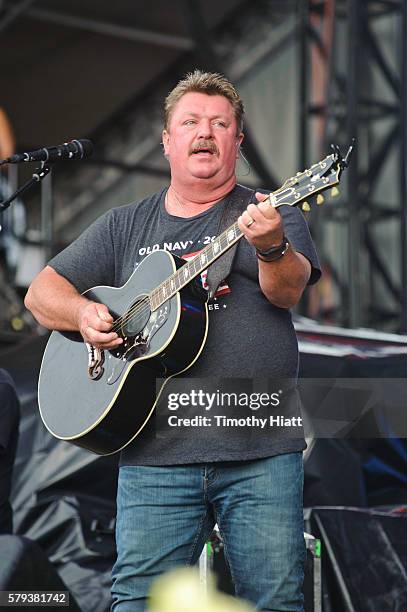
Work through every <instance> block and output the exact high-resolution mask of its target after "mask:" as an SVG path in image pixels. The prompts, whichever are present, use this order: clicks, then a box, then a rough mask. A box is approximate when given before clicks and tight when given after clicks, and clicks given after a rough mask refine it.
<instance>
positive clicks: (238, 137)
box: [236, 132, 244, 159]
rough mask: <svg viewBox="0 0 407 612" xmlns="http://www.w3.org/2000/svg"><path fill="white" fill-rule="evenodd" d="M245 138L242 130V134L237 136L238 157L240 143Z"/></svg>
mask: <svg viewBox="0 0 407 612" xmlns="http://www.w3.org/2000/svg"><path fill="white" fill-rule="evenodd" d="M243 138H244V134H243V132H240V134H239V135H238V136H236V159H237V158H238V157H239V151H240V145H241V144H242V140H243Z"/></svg>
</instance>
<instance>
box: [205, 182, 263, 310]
mask: <svg viewBox="0 0 407 612" xmlns="http://www.w3.org/2000/svg"><path fill="white" fill-rule="evenodd" d="M254 193H255V190H254V189H249V188H248V187H243V185H238V184H237V185H236V186H235V188H234V189H233V191H232V192H231V193H230V195H229V197H228V200H227V202H226V204H225V207H224V209H223V213H222V216H221V219H220V222H219V227H218V234H217V235H218V236H219V234H221V233H222V232H224V231H225V229H227V228H228V227H229V226H230V225H232V224H233V223H234V222H235V221H236V220H237V218H238V217H239V215H241V214H242V212H243V211H244V210H245V209H246V208H247V206H248V204H249V203H250V202H255V201H256V200H255V198H254ZM238 244H239V243H238V242H237V243H236V244H234V245H233V246H232V247H231V248H230V249H228V250H227V251H226V253H224V254H223V255H222V256H221V257H219V259H217V260H216V261H215V262H214V263H213V264H212V265H211V266H210V267H209V269H208V275H207V279H206V282H207V284H208V287H209V289H208V291H209V298H213V296H214V295H215V293H216V290H217V288H218V287H219V285H220V283H221V282H222V281H224V280H225V279H226V278H227V277H228V276H229V274H230V271H231V269H232V265H233V259H234V257H235V255H236V250H237V247H238Z"/></svg>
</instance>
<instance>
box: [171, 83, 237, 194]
mask: <svg viewBox="0 0 407 612" xmlns="http://www.w3.org/2000/svg"><path fill="white" fill-rule="evenodd" d="M242 139H243V134H238V135H237V124H236V119H235V115H234V112H233V108H232V105H231V104H230V102H229V100H227V99H226V98H224V97H223V96H218V95H216V96H208V95H207V94H203V93H197V92H191V93H187V94H185V95H184V96H182V98H180V100H179V101H178V102H177V104H176V106H175V108H174V111H173V114H172V116H171V119H170V124H169V128H168V131H167V130H164V131H163V144H164V153H165V154H166V155H167V156H168V159H169V162H170V166H171V175H172V177H173V178H177V179H178V180H180V181H183V182H186V183H187V182H190V181H191V180H192V182H193V180H194V179H214V180H215V183H216V184H217V185H221V184H222V183H223V182H226V181H227V180H228V179H230V177H231V176H232V175H234V172H235V165H236V159H237V157H238V153H239V145H240V143H241V141H242ZM212 182H213V181H212Z"/></svg>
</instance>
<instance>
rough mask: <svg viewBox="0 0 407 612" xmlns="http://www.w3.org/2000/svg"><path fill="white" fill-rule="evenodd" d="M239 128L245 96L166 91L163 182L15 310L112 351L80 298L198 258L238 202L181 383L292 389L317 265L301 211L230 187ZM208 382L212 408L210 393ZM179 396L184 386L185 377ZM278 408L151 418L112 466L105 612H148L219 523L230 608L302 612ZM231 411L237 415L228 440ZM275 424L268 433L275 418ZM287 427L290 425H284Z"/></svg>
mask: <svg viewBox="0 0 407 612" xmlns="http://www.w3.org/2000/svg"><path fill="white" fill-rule="evenodd" d="M243 115H244V108H243V102H242V100H241V98H240V97H239V95H238V93H237V92H236V89H235V88H234V86H233V85H232V84H231V83H230V82H229V81H228V80H227V79H226V78H225V77H224V76H222V75H219V74H214V73H204V72H201V71H198V70H196V71H195V72H193V73H191V74H188V75H187V76H186V77H185V78H184V79H183V80H181V81H180V82H179V83H178V84H177V85H176V87H175V88H174V89H173V90H172V91H171V92H170V94H169V95H168V96H167V98H166V100H165V124H164V130H163V133H162V142H163V146H164V155H165V156H166V158H167V159H168V162H169V165H170V169H171V181H170V185H169V186H168V187H165V188H164V189H162V190H161V191H160V192H158V193H155V194H153V195H151V196H149V197H147V198H146V199H144V200H143V201H141V202H139V203H136V204H130V205H128V206H123V207H119V208H114V209H112V210H110V211H109V212H108V213H106V214H105V215H103V216H102V217H100V218H99V219H98V220H97V221H96V222H95V223H93V224H92V225H91V226H90V227H89V228H88V229H87V230H86V231H85V232H84V233H83V234H82V235H81V236H80V237H79V238H78V239H77V240H76V241H75V242H74V243H73V244H71V245H70V246H69V247H68V248H66V249H65V250H64V251H63V252H62V253H60V254H59V255H57V256H56V257H54V259H52V260H51V261H50V262H49V264H48V266H46V268H45V269H44V270H43V271H42V272H41V273H40V274H39V275H38V277H37V278H36V279H35V280H34V282H33V283H32V285H31V287H30V289H29V291H28V293H27V297H26V305H27V307H28V308H29V309H30V310H31V311H32V313H33V314H34V316H35V317H36V319H37V320H38V321H39V323H41V324H42V325H44V326H45V327H48V328H49V329H55V330H61V331H62V330H77V331H79V332H80V333H81V334H82V336H83V339H84V341H85V342H88V343H90V344H92V345H93V346H95V347H98V348H101V349H113V348H115V347H117V346H119V345H120V344H121V343H122V341H123V339H122V338H121V337H120V336H119V335H118V334H117V333H115V332H114V331H113V330H112V324H113V318H112V315H111V313H110V312H109V310H108V308H107V307H106V306H105V305H104V304H100V303H95V302H92V301H90V300H89V299H88V298H87V297H86V296H83V295H81V293H83V292H84V291H85V290H87V289H89V288H90V287H92V286H96V285H111V286H115V287H120V286H122V285H123V284H124V283H125V282H126V281H127V280H128V278H129V276H130V275H131V274H132V272H133V271H134V269H135V268H137V266H138V265H139V264H140V262H141V261H142V260H143V258H144V257H145V256H146V254H148V253H149V252H151V250H154V249H157V248H160V249H166V250H171V252H173V253H174V255H178V256H180V257H184V258H185V259H187V258H188V257H191V256H192V255H196V254H197V253H199V251H200V250H201V249H202V248H203V247H204V246H205V245H206V244H209V242H210V241H213V240H214V238H215V237H216V236H217V235H218V234H219V229H220V227H221V219H222V215H223V213H224V210H225V207H227V206H229V204H230V202H231V201H232V200H233V199H235V198H236V194H239V195H241V194H242V193H243V194H246V195H245V197H246V202H245V203H244V207H243V208H242V210H241V211H240V212H241V214H240V216H239V218H238V226H239V228H240V230H241V231H242V232H243V234H244V239H242V240H240V242H239V244H238V248H237V251H236V254H235V257H234V260H233V266H232V269H231V272H230V274H229V275H228V276H227V278H225V280H224V282H223V283H221V285H220V286H219V287H218V291H217V293H216V294H215V296H214V298H212V299H211V300H210V301H209V330H208V337H207V340H206V343H205V346H204V348H203V350H202V352H201V354H200V355H199V358H198V359H197V360H196V361H195V362H194V363H193V365H192V366H191V368H190V369H189V370H188V371H187V372H186V373H185V375H184V376H188V377H191V378H194V379H202V381H204V380H205V381H208V380H209V381H210V380H212V381H215V380H219V379H218V377H219V376H222V377H223V380H227V381H229V383H228V385H227V386H228V391H231V389H232V390H233V380H234V379H242V378H245V379H252V380H253V379H256V380H257V379H258V380H262V381H268V384H269V387H270V386H271V387H272V386H273V385H272V381H274V380H276V381H277V380H290V381H293V386H294V387H295V380H296V377H297V370H298V348H297V340H296V335H295V331H294V327H293V324H292V320H291V314H290V311H289V309H290V308H291V307H293V306H295V305H296V304H297V303H298V301H299V299H300V298H301V295H302V293H303V291H304V289H305V287H306V286H307V285H308V284H312V283H314V282H316V281H317V280H318V278H319V276H320V270H319V263H318V259H317V256H316V253H315V249H314V246H313V243H312V240H311V238H310V235H309V232H308V228H307V225H306V223H305V221H304V218H303V216H302V213H301V212H300V211H299V210H298V209H296V208H294V207H288V206H285V207H280V208H279V209H278V210H277V209H276V208H274V207H273V206H271V205H270V204H269V203H266V202H263V201H264V200H265V199H266V195H264V194H262V193H259V192H256V193H255V194H254V193H252V192H251V191H249V190H246V189H244V188H243V187H241V186H239V185H237V183H236V160H237V159H238V156H239V149H240V146H241V143H242V140H243ZM270 381H271V382H270ZM177 384H179V381H178V383H177ZM217 384H218V383H216V384H215V385H214V387H213V389H215V390H216V392H219V393H218V395H216V394H215V395H213V396H211V397H212V398H213V397H215V396H216V397H220V396H221V391H222V389H219V388H218V387H217ZM219 384H220V383H219ZM185 385H186V387H185V389H189V387H188V386H187V380H186V379H185ZM279 391H281V389H276V390H275V393H273V394H272V395H273V397H274V398H276V397H277V395H276V394H278V392H279ZM288 395H289V396H290V398H289V400H288V401H287V402H285V403H284V401H282V402H281V403H280V405H279V406H277V408H276V407H275V406H273V405H272V404H271V405H270V406H268V407H262V414H261V415H260V410H258V411H257V413H256V415H257V414H258V415H259V419H258V421H259V423H260V425H258V426H257V425H256V423H257V421H255V420H253V417H254V415H255V412H254V409H253V406H250V405H249V404H246V405H240V406H230V405H228V406H227V407H225V406H222V407H221V408H219V406H218V407H217V409H218V418H217V419H215V418H214V417H212V414H214V412H211V410H209V409H208V405H205V406H198V407H196V410H198V411H199V410H200V416H202V417H206V419H207V420H206V421H202V419H201V421H200V423H201V425H202V423H204V425H202V426H201V427H191V426H186V425H185V419H184V420H182V418H181V420H179V419H175V420H174V419H172V420H170V423H171V425H170V424H169V423H168V421H167V424H168V427H167V428H166V429H165V430H164V431H161V430H160V431H158V429H157V423H156V422H155V421H156V418H158V416H157V415H163V414H166V413H168V417H169V416H170V414H171V415H177V417H183V416H188V415H189V413H188V407H184V408H182V406H180V407H179V408H178V409H177V410H176V411H175V410H171V412H168V407H169V405H168V403H167V405H165V401H164V399H163V401H162V402H161V404H159V405H158V406H157V409H156V413H155V414H154V415H153V416H152V417H151V419H150V420H149V422H148V423H147V425H146V426H145V427H144V429H143V430H142V432H141V433H140V435H138V436H137V437H136V438H135V439H134V440H133V441H132V442H131V443H130V444H129V445H128V446H127V447H126V448H125V449H124V450H123V451H122V453H121V459H120V471H119V483H118V494H117V528H116V541H117V561H116V563H115V565H114V568H113V588H112V596H113V604H112V610H114V611H115V612H130V611H131V612H136V611H141V610H144V609H145V606H146V601H147V596H148V592H149V589H150V586H151V583H152V581H153V580H154V578H155V577H156V576H158V575H159V574H161V573H162V572H164V571H166V570H168V569H170V568H173V567H175V566H177V565H192V564H194V563H196V561H197V560H198V558H199V555H200V553H201V551H202V548H203V546H204V544H205V541H206V540H207V538H208V536H209V535H210V533H211V531H212V529H213V526H214V524H215V523H217V524H218V527H219V530H220V533H221V535H222V538H223V542H224V550H225V556H226V558H227V561H228V564H229V567H230V571H231V575H232V579H233V582H234V584H235V588H236V594H237V595H238V596H240V597H242V598H245V599H247V600H249V601H250V602H253V604H255V605H256V607H257V609H259V610H275V611H277V610H278V611H280V612H282V611H290V612H297V611H298V612H299V611H300V610H303V595H302V582H303V574H304V571H303V565H304V556H305V546H304V539H303V516H302V486H303V466H302V451H303V450H304V448H305V442H304V437H303V432H302V427H301V426H299V424H300V421H301V419H300V407H299V402H298V400H297V395H296V392H295V389H294V390H292V392H291V394H290V393H288ZM174 397H175V395H173V396H172V398H173V399H174ZM191 397H192V396H191ZM199 397H206V396H205V395H204V394H203V393H202V394H199V391H198V390H196V389H195V395H194V399H199ZM276 401H277V400H276ZM278 402H279V400H278V401H277V403H278ZM184 404H185V402H184ZM175 406H176V404H174V406H173V408H174V407H175ZM134 409H135V410H137V397H134ZM235 409H236V414H238V415H239V417H242V418H239V419H236V423H237V426H233V427H231V426H230V427H229V426H228V425H227V423H231V421H230V419H229V417H233V416H234V414H233V412H234V410H235ZM182 410H183V412H182ZM219 410H220V412H219ZM278 410H280V412H278ZM195 412H196V411H195ZM196 414H197V412H196ZM260 416H261V417H262V418H263V417H264V418H265V419H266V420H265V426H264V427H261V423H262V421H261V420H260ZM277 416H278V417H281V419H282V420H281V425H280V426H277V421H273V419H274V418H276V417H277ZM223 417H225V418H224V419H223ZM248 417H251V419H250V421H249V420H247V419H248ZM266 417H267V418H266ZM293 419H297V420H296V421H295V424H296V425H297V426H296V427H294V428H293V427H292V426H290V425H286V424H287V423H288V422H291V423H293V422H294V421H293ZM160 422H161V423H162V419H161V421H160ZM164 422H165V419H164ZM174 423H179V425H176V426H174ZM187 423H189V421H188V420H187ZM239 423H240V425H239ZM254 425H256V426H254ZM129 426H130V424H129ZM293 429H294V431H293Z"/></svg>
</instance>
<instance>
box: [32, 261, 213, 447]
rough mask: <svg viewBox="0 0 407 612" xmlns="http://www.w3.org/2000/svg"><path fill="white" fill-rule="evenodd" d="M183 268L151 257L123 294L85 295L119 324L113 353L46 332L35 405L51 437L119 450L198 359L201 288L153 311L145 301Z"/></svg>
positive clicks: (202, 335)
mask: <svg viewBox="0 0 407 612" xmlns="http://www.w3.org/2000/svg"><path fill="white" fill-rule="evenodd" d="M183 264H185V261H184V260H182V259H179V258H177V257H174V256H173V255H171V254H170V253H168V252H167V251H155V252H153V253H151V255H149V256H148V257H146V258H145V259H144V260H143V261H142V263H141V264H140V266H139V267H138V268H137V270H136V271H135V272H134V273H133V274H132V276H131V277H130V279H129V280H128V281H127V283H126V284H125V285H123V287H120V288H114V287H103V286H102V287H94V288H93V289H90V290H89V291H87V292H86V293H85V294H84V295H86V296H87V297H89V298H90V299H92V300H94V301H96V302H100V303H103V304H105V305H106V306H107V307H108V308H109V311H110V312H111V314H112V315H113V317H114V318H115V319H119V317H121V319H119V320H120V321H122V324H121V326H120V333H121V335H122V336H123V337H124V340H125V341H124V343H123V345H121V346H120V347H118V349H114V350H113V351H101V350H98V349H95V348H94V347H91V346H90V345H88V344H86V343H85V342H84V341H83V338H82V336H81V335H80V334H79V333H77V332H55V331H54V332H52V334H51V336H50V339H49V341H48V344H47V347H46V350H45V353H44V357H43V361H42V365H41V372H40V379H39V391H38V398H39V407H40V413H41V417H42V420H43V421H44V424H45V426H46V427H47V429H48V430H49V431H50V432H51V433H52V434H53V435H54V436H55V437H57V438H59V439H61V440H67V441H69V442H71V443H73V444H76V445H78V446H82V447H84V448H86V449H88V450H90V451H93V452H95V453H97V454H101V455H108V454H111V453H114V452H116V451H118V450H121V449H122V448H124V447H125V446H126V445H127V444H129V443H130V442H131V441H132V440H133V439H134V438H135V437H136V436H137V435H138V434H139V433H140V431H141V430H142V429H143V427H144V425H145V424H146V422H147V421H148V419H149V417H150V416H151V414H152V412H153V410H154V407H155V405H156V402H157V399H158V396H159V394H160V392H161V389H162V387H163V385H164V384H165V379H168V378H170V377H172V376H174V375H175V374H179V373H181V372H183V371H184V370H186V369H188V368H189V367H190V366H191V365H192V364H193V362H194V361H195V360H196V359H197V358H198V356H199V354H200V352H201V350H202V348H203V346H204V344H205V339H206V334H207V328H208V313H207V307H206V300H207V294H206V292H205V291H204V290H203V289H202V286H201V284H200V282H199V281H196V280H193V281H191V282H190V283H189V284H188V285H186V286H185V287H184V288H183V289H181V291H179V292H178V293H176V294H175V295H174V296H173V297H170V299H168V300H167V301H166V302H164V303H163V304H162V305H161V306H159V307H158V308H157V309H156V310H153V311H152V310H151V308H150V304H149V301H148V299H146V296H147V294H149V293H150V292H151V291H152V290H153V289H155V288H156V287H157V286H158V285H160V284H161V283H162V282H163V281H165V280H166V279H168V278H169V277H170V276H171V275H172V274H173V273H174V272H175V271H176V270H177V269H178V268H179V267H181V266H182V265H183ZM157 379H162V380H163V382H162V383H161V388H160V387H157Z"/></svg>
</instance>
